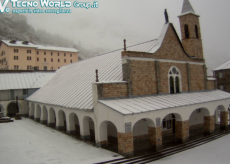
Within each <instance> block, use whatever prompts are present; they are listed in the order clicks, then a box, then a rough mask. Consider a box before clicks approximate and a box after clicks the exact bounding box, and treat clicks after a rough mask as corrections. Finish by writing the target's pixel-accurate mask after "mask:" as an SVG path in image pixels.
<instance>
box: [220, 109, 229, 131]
mask: <svg viewBox="0 0 230 164" xmlns="http://www.w3.org/2000/svg"><path fill="white" fill-rule="evenodd" d="M220 128H221V129H228V111H221V112H220Z"/></svg>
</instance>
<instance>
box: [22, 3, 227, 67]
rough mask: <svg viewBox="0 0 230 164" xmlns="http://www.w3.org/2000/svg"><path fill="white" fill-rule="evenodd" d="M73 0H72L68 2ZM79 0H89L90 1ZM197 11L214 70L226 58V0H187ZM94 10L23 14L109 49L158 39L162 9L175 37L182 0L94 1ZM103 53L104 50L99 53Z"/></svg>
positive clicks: (37, 23)
mask: <svg viewBox="0 0 230 164" xmlns="http://www.w3.org/2000/svg"><path fill="white" fill-rule="evenodd" d="M72 2H73V1H72ZM80 2H93V1H91V0H87V1H84V0H82V1H80ZM190 2H191V4H192V6H193V8H194V10H195V12H196V14H199V15H200V16H201V17H200V24H201V33H202V34H201V35H202V40H203V48H204V54H205V59H206V63H207V66H208V67H209V68H211V69H214V68H215V67H217V66H218V65H220V64H222V63H223V62H224V61H226V60H228V59H230V55H229V49H230V45H229V43H230V42H229V38H230V32H229V30H230V19H229V16H230V10H229V6H230V1H229V0H190ZM98 3H99V5H98V8H96V9H84V8H83V9H79V8H74V7H71V10H72V13H71V14H35V13H33V14H25V15H26V16H27V18H28V23H29V24H31V25H32V26H33V27H34V28H35V29H45V30H47V31H48V32H50V33H58V34H60V35H62V36H64V37H66V38H69V39H70V40H73V41H74V42H75V43H76V44H81V45H82V46H84V47H85V48H88V49H94V48H103V49H104V50H103V51H113V50H116V49H119V48H122V47H123V39H124V38H125V39H126V40H127V45H133V44H137V43H141V42H144V41H148V40H152V39H156V38H158V36H159V34H160V32H161V29H162V27H163V24H164V22H165V18H164V9H165V8H166V9H167V10H168V14H169V21H170V22H171V23H173V25H174V27H175V28H176V31H177V33H178V35H179V36H181V35H180V28H179V19H178V18H177V16H178V15H180V14H181V10H182V4H183V0H98ZM101 53H104V52H101Z"/></svg>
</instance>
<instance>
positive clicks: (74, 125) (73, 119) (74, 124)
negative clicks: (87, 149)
mask: <svg viewBox="0 0 230 164" xmlns="http://www.w3.org/2000/svg"><path fill="white" fill-rule="evenodd" d="M69 123H70V128H69V129H70V130H71V131H70V132H69V133H71V134H76V136H77V137H79V138H80V124H79V119H78V116H77V115H76V114H75V113H70V115H69Z"/></svg>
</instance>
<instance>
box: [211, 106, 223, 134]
mask: <svg viewBox="0 0 230 164" xmlns="http://www.w3.org/2000/svg"><path fill="white" fill-rule="evenodd" d="M224 111H225V107H224V106H223V105H219V106H218V107H217V108H216V110H215V113H214V116H215V128H216V130H220V129H221V124H222V123H223V121H224V120H222V119H221V113H222V112H224Z"/></svg>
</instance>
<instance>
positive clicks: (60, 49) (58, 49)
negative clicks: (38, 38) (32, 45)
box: [36, 45, 78, 52]
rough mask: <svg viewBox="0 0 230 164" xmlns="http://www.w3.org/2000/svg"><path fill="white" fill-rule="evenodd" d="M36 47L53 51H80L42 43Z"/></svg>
mask: <svg viewBox="0 0 230 164" xmlns="http://www.w3.org/2000/svg"><path fill="white" fill-rule="evenodd" d="M36 49H40V50H52V51H64V52H78V50H76V49H75V48H66V47H55V46H42V45H37V48H36Z"/></svg>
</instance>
